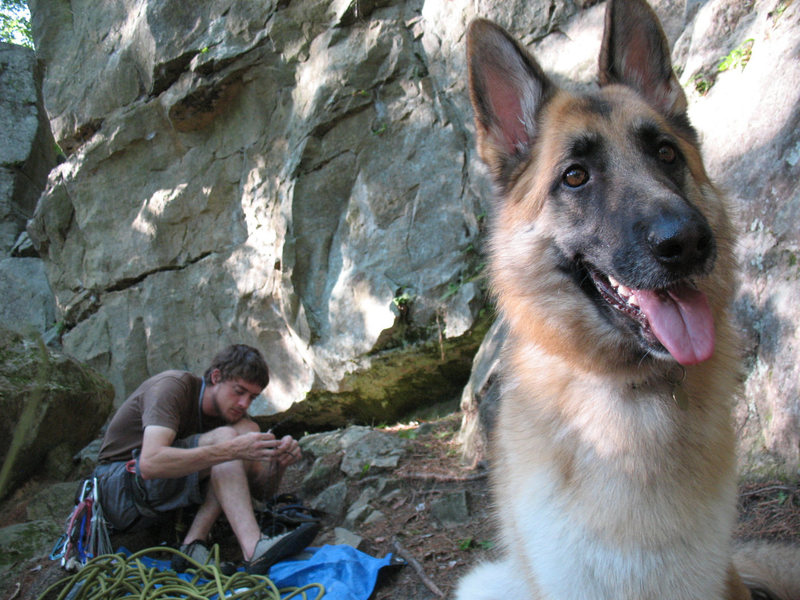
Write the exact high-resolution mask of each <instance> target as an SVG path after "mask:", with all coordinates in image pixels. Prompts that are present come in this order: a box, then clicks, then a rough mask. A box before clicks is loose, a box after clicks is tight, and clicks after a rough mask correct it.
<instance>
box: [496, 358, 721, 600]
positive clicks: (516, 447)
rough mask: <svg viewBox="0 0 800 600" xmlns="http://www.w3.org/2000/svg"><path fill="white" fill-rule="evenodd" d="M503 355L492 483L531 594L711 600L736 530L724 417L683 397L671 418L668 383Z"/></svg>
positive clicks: (699, 389) (506, 537)
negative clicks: (629, 380)
mask: <svg viewBox="0 0 800 600" xmlns="http://www.w3.org/2000/svg"><path fill="white" fill-rule="evenodd" d="M512 347H513V348H514V349H513V352H511V355H510V356H508V362H507V366H508V370H507V373H506V379H505V390H504V396H503V401H502V405H501V409H500V415H499V418H498V422H497V428H498V429H497V430H498V431H502V432H503V434H502V435H499V436H497V438H496V440H495V442H496V444H497V445H496V452H495V457H496V460H495V463H494V469H493V472H494V474H495V475H494V484H495V494H496V501H497V508H498V516H499V519H500V521H501V523H502V524H503V527H501V530H502V531H503V536H504V539H503V542H504V543H505V545H506V546H507V547H508V549H509V550H510V555H511V556H514V555H515V554H517V553H518V552H520V551H522V552H524V554H525V555H526V556H527V558H528V560H527V561H526V563H527V565H526V568H527V569H532V571H530V579H531V581H530V585H531V587H532V588H533V589H536V590H538V592H539V593H540V594H542V596H543V597H547V598H550V597H552V598H575V599H576V600H577V599H578V598H581V599H591V598H612V597H613V598H631V599H633V598H636V599H639V600H642V599H645V598H654V599H655V598H662V597H664V596H665V594H666V595H667V596H669V597H671V598H716V597H720V595H721V594H722V592H723V589H724V586H725V575H726V567H727V564H728V560H729V544H730V540H729V535H730V531H731V527H732V524H733V522H734V518H735V504H734V502H733V500H734V498H735V477H734V465H733V463H732V460H731V459H730V456H732V447H733V442H734V440H733V432H732V429H731V428H730V426H729V423H728V420H727V418H726V414H725V409H724V407H719V408H715V406H714V405H713V404H711V405H705V403H704V402H702V401H699V402H698V399H697V398H696V396H697V395H698V394H700V393H702V386H699V387H698V386H694V387H691V386H690V387H691V391H692V392H693V393H694V396H695V398H694V404H693V405H690V406H689V407H688V408H687V409H686V410H676V408H675V406H674V400H673V399H672V396H671V384H669V383H668V382H666V381H664V382H662V381H659V380H656V381H654V382H647V381H644V382H638V383H637V384H635V385H631V384H620V383H619V381H620V378H616V377H600V376H596V375H595V376H593V375H589V374H581V373H580V372H577V371H576V370H574V369H570V368H567V367H566V366H564V365H560V364H559V362H558V361H557V360H553V359H552V357H547V356H546V355H543V354H541V353H540V352H538V351H537V349H536V347H535V346H533V345H530V344H529V345H525V344H517V345H516V346H514V345H512ZM520 362H522V363H524V365H526V367H525V368H524V369H519V368H515V365H519V363H520ZM713 371H714V369H713V365H708V366H707V368H706V369H705V372H704V375H705V376H706V377H711V378H713V377H714V373H713ZM697 376H702V375H701V374H699V373H698V374H697ZM687 383H691V382H687ZM698 411H700V412H703V413H705V418H701V416H700V414H698ZM709 411H711V413H712V414H711V415H709V414H708V412H709ZM715 413H718V414H715ZM708 417H711V418H710V419H709V418H708ZM709 424H711V425H709ZM712 448H713V449H714V450H713V451H712V450H711V449H712ZM723 448H730V449H731V452H727V451H726V452H720V450H721V449H723ZM643 532H645V533H644V535H643ZM523 548H524V551H523V550H522V549H523ZM698 564H703V565H704V567H703V570H702V572H698V571H697V570H696V569H695V568H694V567H695V566H696V565H698ZM521 572H524V569H523V570H521Z"/></svg>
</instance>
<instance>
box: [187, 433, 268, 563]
mask: <svg viewBox="0 0 800 600" xmlns="http://www.w3.org/2000/svg"><path fill="white" fill-rule="evenodd" d="M257 430H258V426H257V425H256V424H255V423H253V422H252V421H249V420H243V421H240V422H239V423H236V424H234V425H231V426H226V427H220V428H218V429H214V430H212V431H209V432H208V433H205V434H203V435H201V436H200V438H199V440H198V444H199V445H206V444H215V443H218V442H220V441H223V440H225V439H230V438H231V437H233V436H236V435H241V434H242V433H246V432H248V431H257ZM261 468H263V466H262V467H261ZM210 477H211V485H210V486H209V488H208V492H207V494H206V497H205V499H204V501H203V504H201V506H200V508H199V510H198V511H197V515H196V516H195V518H194V520H193V521H192V524H191V526H190V527H189V531H187V533H186V537H185V538H184V544H188V543H190V542H193V541H194V540H206V539H207V538H208V534H209V532H210V531H211V527H212V526H213V524H214V522H215V521H216V520H217V519H218V518H219V516H220V514H221V513H222V512H224V513H225V516H226V517H227V518H228V522H229V523H230V525H231V528H232V529H233V533H234V535H235V536H236V539H237V540H238V542H239V546H240V547H241V549H242V555H243V556H244V557H245V559H246V560H249V559H250V557H251V555H252V554H253V549H254V548H255V545H256V542H258V540H259V539H260V538H261V530H260V529H259V527H258V521H257V520H256V516H255V513H254V512H253V503H252V500H251V497H250V485H249V482H248V478H247V470H246V468H245V463H244V462H243V461H241V460H232V461H229V462H224V463H220V464H218V465H214V466H213V467H211V470H210Z"/></svg>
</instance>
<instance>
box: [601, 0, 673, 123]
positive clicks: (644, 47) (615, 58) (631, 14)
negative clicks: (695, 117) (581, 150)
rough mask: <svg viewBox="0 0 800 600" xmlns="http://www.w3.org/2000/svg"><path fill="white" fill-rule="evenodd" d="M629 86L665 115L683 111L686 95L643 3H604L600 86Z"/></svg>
mask: <svg viewBox="0 0 800 600" xmlns="http://www.w3.org/2000/svg"><path fill="white" fill-rule="evenodd" d="M611 83H621V84H624V85H627V86H630V87H632V88H633V89H635V90H636V91H638V92H639V93H640V94H641V95H642V96H644V98H645V99H646V100H647V101H648V102H649V103H650V104H651V105H652V106H654V107H655V108H656V109H658V110H659V111H661V112H662V113H664V114H666V115H680V114H683V113H685V112H686V95H685V94H684V93H683V89H682V88H681V85H680V83H679V82H678V78H677V77H676V76H675V73H674V72H673V70H672V60H671V59H670V52H669V43H668V42H667V37H666V36H665V35H664V31H663V29H661V23H660V22H659V20H658V17H657V16H656V14H655V13H654V12H653V9H652V8H650V6H649V5H648V4H647V2H645V1H644V0H608V5H607V6H606V22H605V31H604V32H603V44H602V46H601V48H600V85H608V84H611Z"/></svg>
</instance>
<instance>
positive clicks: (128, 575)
mask: <svg viewBox="0 0 800 600" xmlns="http://www.w3.org/2000/svg"><path fill="white" fill-rule="evenodd" d="M161 552H169V553H172V554H176V555H179V556H183V557H184V558H185V559H186V560H187V561H188V562H189V564H191V565H193V567H194V568H190V569H188V571H187V572H188V573H189V574H190V575H192V579H191V580H190V581H186V580H185V579H181V578H180V577H178V575H177V574H176V573H175V572H174V571H171V570H165V571H159V570H158V569H157V568H155V567H148V566H146V565H145V564H144V563H143V562H142V561H141V560H140V558H141V557H142V556H145V555H147V554H150V555H152V554H155V553H161ZM211 553H212V556H213V560H209V562H207V563H205V564H200V563H199V562H197V561H195V560H194V559H192V558H190V557H189V556H186V555H185V554H183V553H182V552H180V551H179V550H176V549H174V548H169V547H166V546H158V547H155V548H147V549H145V550H140V551H139V552H136V553H134V554H131V555H130V556H126V555H124V554H102V555H100V556H97V557H95V558H93V559H91V560H90V561H88V562H87V563H86V564H85V565H84V566H83V568H82V569H81V570H80V571H78V572H77V573H75V574H74V575H70V576H69V577H65V578H64V579H62V580H60V581H57V582H56V583H54V584H53V585H51V586H50V587H48V588H47V589H46V590H45V591H44V593H42V595H41V596H39V597H38V598H37V600H50V599H54V600H64V599H67V598H68V599H69V600H116V599H117V598H126V599H131V600H137V599H138V600H176V599H182V598H196V599H197V600H208V598H211V597H212V596H215V595H216V596H217V597H218V599H219V600H224V599H227V600H238V599H244V598H247V599H248V600H250V599H253V600H256V599H259V600H261V599H264V600H289V599H290V598H296V599H297V600H301V599H302V600H320V599H321V598H322V597H323V596H324V595H325V588H324V587H323V586H322V585H321V584H319V583H310V584H308V585H305V586H303V587H299V588H282V589H278V588H277V587H276V586H275V584H274V583H272V580H270V579H269V577H266V576H265V575H250V574H248V573H245V572H243V571H237V572H235V573H234V574H233V575H224V574H222V573H221V572H220V567H219V564H220V563H219V546H217V545H216V544H215V545H214V546H213V547H212V549H211ZM311 592H314V593H316V595H314V596H310V595H309V593H311Z"/></svg>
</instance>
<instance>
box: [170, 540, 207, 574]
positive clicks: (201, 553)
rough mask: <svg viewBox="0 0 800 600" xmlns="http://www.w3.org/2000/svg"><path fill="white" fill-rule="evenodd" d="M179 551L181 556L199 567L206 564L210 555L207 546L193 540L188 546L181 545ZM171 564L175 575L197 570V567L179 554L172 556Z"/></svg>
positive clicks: (202, 542) (200, 541)
mask: <svg viewBox="0 0 800 600" xmlns="http://www.w3.org/2000/svg"><path fill="white" fill-rule="evenodd" d="M179 550H180V552H181V554H185V555H186V556H187V557H188V558H191V559H192V560H194V561H196V562H198V563H200V564H201V565H204V564H206V563H207V562H208V557H209V555H210V554H211V552H210V551H209V549H208V546H207V545H206V543H205V542H204V541H202V540H195V541H193V542H189V543H188V544H183V545H182V546H181V547H180V548H179ZM171 562H172V570H173V571H175V572H176V573H183V572H184V571H186V569H192V568H194V569H196V568H197V565H195V564H194V563H193V562H192V561H190V560H188V559H187V558H185V557H184V556H181V555H180V554H176V555H174V556H173V557H172V561H171Z"/></svg>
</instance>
